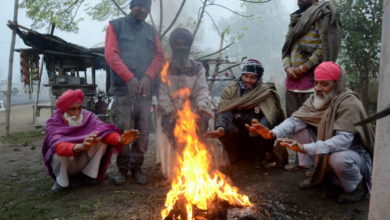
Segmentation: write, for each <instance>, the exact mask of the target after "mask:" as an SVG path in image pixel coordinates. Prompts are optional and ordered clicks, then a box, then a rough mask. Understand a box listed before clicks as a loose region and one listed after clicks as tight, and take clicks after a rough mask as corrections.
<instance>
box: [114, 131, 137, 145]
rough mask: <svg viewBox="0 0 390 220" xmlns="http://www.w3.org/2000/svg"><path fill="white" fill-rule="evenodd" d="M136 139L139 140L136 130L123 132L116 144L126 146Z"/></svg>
mask: <svg viewBox="0 0 390 220" xmlns="http://www.w3.org/2000/svg"><path fill="white" fill-rule="evenodd" d="M138 138H139V131H138V130H129V131H124V132H123V134H122V135H121V137H120V138H119V139H118V143H119V144H120V145H128V144H130V143H131V142H133V141H134V140H136V139H138Z"/></svg>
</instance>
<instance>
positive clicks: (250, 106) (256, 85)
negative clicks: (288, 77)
mask: <svg viewBox="0 0 390 220" xmlns="http://www.w3.org/2000/svg"><path fill="white" fill-rule="evenodd" d="M263 73H264V68H263V65H262V64H261V63H260V62H259V61H257V60H253V59H250V60H248V62H247V63H246V64H245V65H244V68H243V69H242V74H241V77H240V78H239V79H236V80H234V81H233V82H232V83H231V84H230V85H228V86H227V87H226V88H225V89H224V90H223V93H222V96H221V103H220V106H219V108H218V112H217V114H216V118H215V128H216V130H215V131H209V132H207V133H206V134H205V136H206V137H207V138H219V140H220V141H221V142H222V144H223V149H224V151H226V154H227V156H228V158H229V161H230V162H231V163H234V162H235V161H237V160H238V159H239V158H240V156H244V155H245V154H247V155H254V160H255V163H254V166H255V168H261V167H262V165H263V161H264V159H265V158H266V156H267V153H268V157H267V160H268V158H269V157H273V158H274V159H276V161H275V162H277V165H278V166H280V167H283V166H284V165H285V164H286V163H287V160H288V154H287V151H286V149H283V148H278V149H276V150H275V151H273V146H274V142H273V141H272V140H267V139H265V138H263V137H262V136H259V135H258V134H257V133H251V132H248V130H247V129H246V128H245V124H251V123H252V122H258V123H260V124H262V125H264V126H265V127H267V128H273V127H274V126H276V125H278V124H279V123H280V122H281V121H283V119H284V114H283V110H282V109H281V105H280V101H279V96H278V94H277V93H276V88H275V85H274V83H263ZM275 153H276V154H275ZM275 155H276V157H275Z"/></svg>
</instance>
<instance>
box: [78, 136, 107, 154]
mask: <svg viewBox="0 0 390 220" xmlns="http://www.w3.org/2000/svg"><path fill="white" fill-rule="evenodd" d="M100 140H101V138H100V137H97V132H93V133H91V134H89V135H88V136H87V137H85V139H84V141H83V143H81V144H76V145H74V146H73V152H74V153H78V152H81V151H86V150H88V149H89V148H90V147H92V146H93V145H95V144H96V143H98V142H99V141H100Z"/></svg>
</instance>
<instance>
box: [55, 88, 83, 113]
mask: <svg viewBox="0 0 390 220" xmlns="http://www.w3.org/2000/svg"><path fill="white" fill-rule="evenodd" d="M83 100H84V93H83V91H81V90H80V89H76V90H71V89H68V91H66V92H64V93H63V94H62V95H61V97H60V98H59V99H58V100H57V102H56V106H57V109H58V111H60V112H61V114H64V113H65V112H66V111H67V110H68V108H69V107H70V106H72V105H73V104H74V103H75V102H78V103H80V104H82V103H83Z"/></svg>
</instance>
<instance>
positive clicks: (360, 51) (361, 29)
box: [336, 0, 383, 110]
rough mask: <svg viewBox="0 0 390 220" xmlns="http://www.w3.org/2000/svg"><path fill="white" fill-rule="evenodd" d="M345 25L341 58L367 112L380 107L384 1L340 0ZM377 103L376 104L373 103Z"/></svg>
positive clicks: (351, 84) (349, 82) (349, 83)
mask: <svg viewBox="0 0 390 220" xmlns="http://www.w3.org/2000/svg"><path fill="white" fill-rule="evenodd" d="M336 3H337V7H338V10H339V12H340V15H341V23H342V26H343V43H342V49H341V53H340V57H339V61H340V64H342V65H343V66H344V67H345V69H346V71H347V74H348V85H349V87H350V88H352V89H353V90H354V91H355V92H357V93H358V94H360V96H361V98H362V102H363V105H364V107H365V108H366V110H370V109H374V110H375V108H376V104H375V102H373V101H372V100H376V96H377V94H376V93H373V92H371V91H370V90H372V89H375V88H376V87H377V85H378V82H377V80H378V74H379V64H380V52H381V51H380V49H381V48H380V46H381V45H380V42H381V27H382V14H383V1H382V0H338V1H337V2H336ZM372 102H373V103H372Z"/></svg>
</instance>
